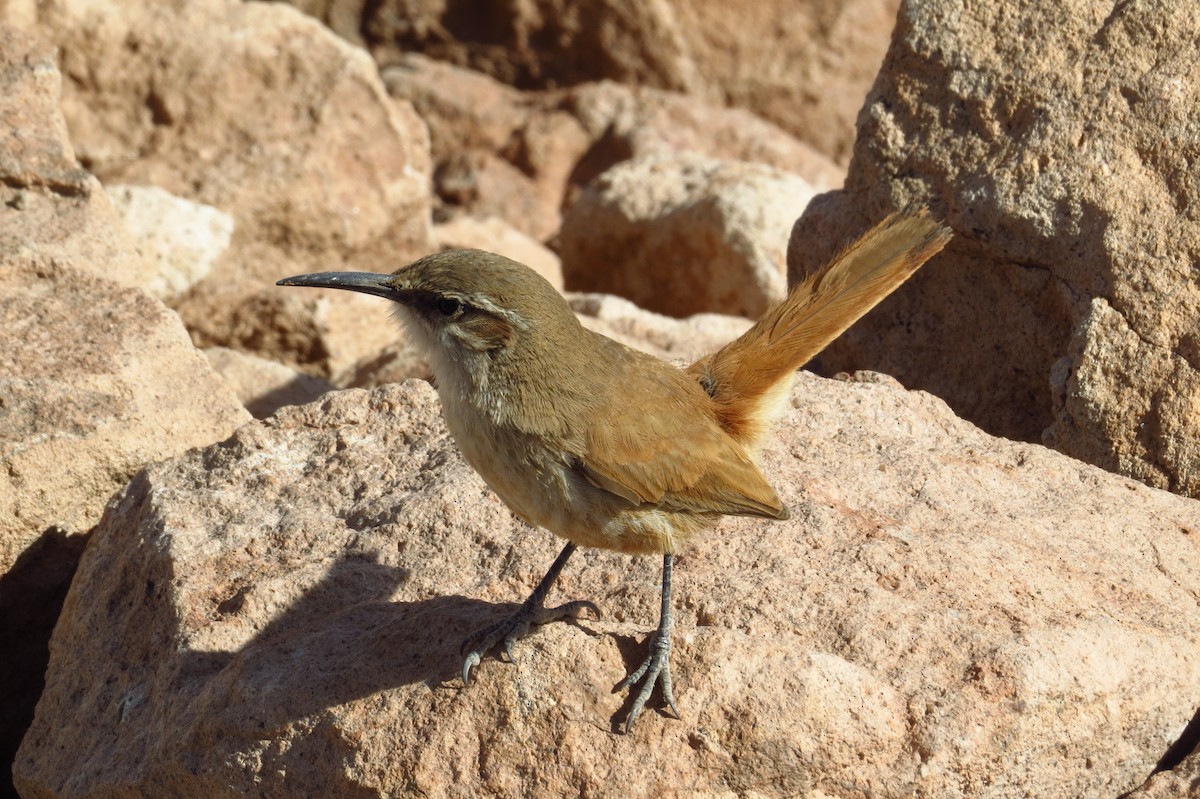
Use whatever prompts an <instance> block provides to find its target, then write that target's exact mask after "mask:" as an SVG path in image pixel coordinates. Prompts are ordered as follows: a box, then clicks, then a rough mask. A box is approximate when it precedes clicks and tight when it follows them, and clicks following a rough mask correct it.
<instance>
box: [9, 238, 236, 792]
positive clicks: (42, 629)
mask: <svg viewBox="0 0 1200 799" xmlns="http://www.w3.org/2000/svg"><path fill="white" fill-rule="evenodd" d="M85 249H86V250H87V251H88V252H89V253H92V252H94V250H92V249H90V248H85ZM57 261H58V257H57V256H51V257H44V258H39V257H36V256H32V255H16V256H14V255H13V254H11V253H3V254H0V651H3V652H4V657H3V658H0V707H2V708H3V711H2V712H0V752H2V754H3V756H4V761H5V762H9V760H10V759H11V757H12V754H13V753H14V752H15V751H16V749H17V744H18V743H19V742H20V740H21V736H22V735H23V734H24V731H25V728H26V727H27V726H28V725H29V723H30V721H31V720H32V718H33V706H34V703H35V702H36V701H37V698H38V695H39V693H40V692H41V689H42V674H43V673H44V671H45V668H46V659H47V656H48V653H47V648H46V647H47V641H48V640H49V637H50V630H51V628H52V627H53V626H54V623H55V620H56V618H57V616H58V609H59V606H60V604H61V602H62V599H63V596H64V595H65V594H66V590H67V585H68V583H69V582H70V580H71V575H72V573H73V571H74V568H75V563H76V561H77V560H78V558H79V553H80V550H81V549H82V547H83V541H82V538H83V535H84V534H85V533H87V532H88V531H89V530H90V529H91V528H92V526H93V525H94V524H96V522H97V521H98V520H99V518H100V512H101V510H102V509H103V507H104V504H105V502H106V501H107V500H108V498H109V496H110V495H111V494H112V493H113V492H114V491H116V490H117V489H118V488H120V487H121V486H122V485H124V484H125V483H126V482H127V481H128V480H129V478H130V477H131V476H132V475H133V473H134V472H135V471H137V470H138V469H139V468H141V467H142V466H143V465H145V464H147V463H150V462H152V461H155V460H158V459H160V458H165V457H168V456H171V455H175V454H177V453H180V452H182V451H184V450H186V449H188V448H189V447H195V446H202V445H205V444H210V443H212V442H214V441H218V440H220V439H222V438H224V437H226V436H227V435H229V434H230V433H231V432H232V431H233V429H234V428H235V427H236V426H237V425H239V424H241V423H242V422H243V421H246V420H248V419H249V418H250V417H249V414H247V413H246V412H245V411H244V410H243V409H242V407H241V405H240V404H239V403H238V401H237V399H236V398H235V397H234V396H233V393H232V392H231V391H230V390H229V389H228V388H227V387H226V386H225V385H224V383H223V382H222V381H221V380H220V378H218V377H217V376H216V375H215V374H214V373H213V371H212V370H211V369H210V368H209V366H208V364H207V363H206V362H205V360H204V358H203V357H202V356H201V355H200V354H199V353H198V352H196V351H195V350H194V349H193V347H192V344H191V342H190V341H189V340H188V336H187V332H186V331H185V330H184V328H183V325H182V324H181V323H180V321H179V317H177V316H176V315H175V314H174V313H173V312H171V311H170V310H168V309H167V308H165V307H164V306H163V305H162V304H161V303H159V302H158V301H157V300H153V299H151V298H150V297H149V296H147V295H145V294H143V293H142V292H140V291H138V290H137V289H131V288H125V287H122V286H119V285H118V284H116V283H113V282H110V281H107V280H104V279H103V278H100V277H97V276H95V275H93V274H91V272H89V271H84V270H81V269H76V268H74V267H71V266H66V265H63V264H60V263H58V262H57ZM92 268H93V269H96V270H97V271H102V270H103V268H104V264H101V263H93V264H92ZM85 671H86V669H85ZM6 781H7V778H6ZM0 790H2V786H0Z"/></svg>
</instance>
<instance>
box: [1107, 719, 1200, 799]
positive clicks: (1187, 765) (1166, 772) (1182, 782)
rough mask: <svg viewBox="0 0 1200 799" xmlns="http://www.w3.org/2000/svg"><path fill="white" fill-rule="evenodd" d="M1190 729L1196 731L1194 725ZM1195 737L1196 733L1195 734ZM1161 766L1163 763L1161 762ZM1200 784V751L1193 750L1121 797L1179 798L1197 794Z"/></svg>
mask: <svg viewBox="0 0 1200 799" xmlns="http://www.w3.org/2000/svg"><path fill="white" fill-rule="evenodd" d="M1194 725H1195V721H1194V720H1193V722H1192V725H1189V731H1191V732H1193V733H1194V730H1193V726H1194ZM1193 738H1195V735H1194V734H1193ZM1159 765H1160V766H1161V765H1162V764H1159ZM1197 786H1200V751H1197V752H1192V753H1191V754H1189V755H1187V757H1185V758H1183V760H1182V761H1181V762H1179V763H1178V764H1176V765H1174V766H1173V767H1172V768H1162V769H1160V770H1156V771H1155V773H1154V774H1152V775H1151V776H1150V779H1148V780H1146V782H1144V783H1143V784H1142V785H1140V786H1139V787H1138V788H1137V789H1136V790H1133V791H1130V792H1129V793H1127V794H1125V795H1124V796H1122V797H1121V799H1178V797H1181V796H1187V797H1194V796H1196V788H1197Z"/></svg>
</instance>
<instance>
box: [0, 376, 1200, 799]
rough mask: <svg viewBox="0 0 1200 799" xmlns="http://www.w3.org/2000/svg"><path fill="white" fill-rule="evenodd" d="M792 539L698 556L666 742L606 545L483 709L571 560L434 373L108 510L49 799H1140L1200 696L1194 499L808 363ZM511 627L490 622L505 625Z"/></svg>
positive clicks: (294, 424)
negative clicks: (536, 595) (510, 618)
mask: <svg viewBox="0 0 1200 799" xmlns="http://www.w3.org/2000/svg"><path fill="white" fill-rule="evenodd" d="M763 468H764V471H765V473H766V474H768V475H770V477H771V479H772V480H773V481H774V484H775V485H776V486H777V487H778V488H779V490H780V493H781V495H782V496H783V498H784V499H785V501H786V502H787V503H788V504H789V505H790V507H791V508H792V511H793V516H792V519H791V520H790V521H787V522H781V523H775V524H771V523H765V522H762V521H757V520H749V519H737V520H735V519H727V520H725V521H723V522H722V523H721V524H720V525H719V526H718V527H717V528H716V529H714V530H713V531H712V532H711V533H710V534H709V535H708V536H707V537H706V538H702V539H700V540H697V541H696V542H695V543H694V545H693V546H691V547H690V548H689V549H688V550H686V551H685V552H684V553H683V554H682V555H680V556H679V559H678V564H677V569H676V573H675V593H674V607H675V611H676V623H677V627H676V631H675V649H674V651H673V653H672V656H673V663H674V670H675V694H676V697H677V699H678V700H679V702H680V706H681V708H682V710H683V715H684V717H683V720H681V721H676V720H674V719H671V718H668V717H666V716H663V715H659V714H655V713H651V714H649V715H646V716H643V718H642V719H641V720H640V722H639V724H638V727H637V728H636V729H635V730H634V733H633V734H632V735H631V736H628V737H626V736H622V735H619V734H616V732H615V720H616V719H617V718H619V717H620V712H621V709H622V707H623V706H624V704H625V702H627V697H625V696H624V695H622V694H614V693H612V686H613V685H614V684H615V683H616V682H617V680H618V679H619V678H620V677H621V676H622V675H623V674H624V673H625V671H626V669H627V668H628V667H629V665H630V664H632V663H634V662H635V661H636V660H637V659H638V658H639V656H640V654H641V652H642V648H643V646H644V644H645V639H646V635H647V633H648V631H649V630H650V629H651V628H652V627H653V624H654V622H655V618H656V612H657V605H658V590H657V588H658V586H657V578H658V563H657V562H656V560H655V559H653V558H650V559H630V558H629V557H627V556H623V555H618V554H615V553H610V552H603V551H583V552H580V553H579V554H577V555H576V558H575V559H574V560H573V561H572V563H571V564H569V566H568V568H567V570H566V572H565V573H564V575H563V577H562V580H561V582H560V584H559V585H558V586H557V587H556V588H555V590H554V592H553V596H552V599H551V601H556V600H558V599H559V598H571V597H587V598H590V599H593V600H595V601H597V602H598V603H599V604H600V605H601V607H602V608H603V609H604V611H605V614H606V615H605V617H604V618H603V619H602V620H599V621H595V622H593V621H586V622H583V623H581V624H580V625H579V626H571V625H567V624H555V625H551V626H549V627H546V628H543V629H542V630H541V631H539V632H537V633H536V634H535V635H533V636H532V637H530V638H529V639H526V640H525V641H523V642H521V643H520V644H519V645H518V647H517V657H518V660H517V662H516V663H515V665H508V664H504V663H500V662H497V661H495V660H492V659H488V660H486V661H485V662H484V663H483V664H482V667H481V668H480V669H479V670H478V677H477V680H476V681H475V682H473V684H472V685H471V686H470V687H468V688H463V687H462V685H461V684H460V683H459V682H458V678H457V675H458V674H459V670H460V666H461V656H460V654H459V642H460V641H461V639H462V638H463V636H464V635H465V634H466V632H467V631H469V630H471V629H472V628H474V627H476V626H478V625H481V624H484V623H487V622H489V621H492V620H495V619H497V618H499V617H500V616H501V615H503V614H504V613H506V612H508V611H509V610H510V609H511V608H512V607H513V603H514V602H515V601H518V600H519V599H520V598H522V597H523V596H524V594H525V593H526V592H527V591H528V590H529V588H530V587H531V586H532V585H533V583H534V582H535V581H536V580H537V579H538V577H539V576H540V574H541V572H542V571H543V570H544V569H545V567H546V565H547V564H548V563H549V562H550V560H551V559H552V558H553V556H554V553H555V552H556V551H557V549H558V547H559V545H560V542H558V541H556V540H555V539H553V537H552V536H550V535H549V534H547V533H545V532H542V531H535V530H532V529H530V528H528V527H525V526H524V525H522V524H519V523H517V522H515V521H514V520H513V517H512V516H511V515H510V514H509V512H508V511H507V510H506V509H505V507H504V506H503V505H502V504H501V503H500V501H499V500H498V499H496V497H494V496H493V495H492V494H491V493H490V492H488V491H487V490H486V489H485V488H484V486H483V484H482V482H481V481H480V480H479V478H478V477H477V476H476V475H475V474H474V473H473V472H472V471H471V470H470V469H469V468H468V467H467V466H466V464H465V463H464V462H463V460H462V459H461V457H460V456H459V454H458V452H457V449H456V448H455V447H454V445H453V444H452V443H451V442H450V440H449V438H448V437H447V434H446V432H445V429H444V428H443V426H442V423H441V421H440V418H439V408H438V403H437V400H436V397H435V394H434V393H433V391H432V390H431V389H430V388H429V387H428V386H426V385H424V384H422V383H415V382H410V383H406V384H404V385H399V386H388V387H385V388H380V389H376V390H374V391H372V392H369V393H368V392H365V391H346V392H338V393H334V394H330V395H328V396H327V397H326V398H325V399H323V400H322V401H320V402H317V403H314V404H311V405H307V406H303V407H298V408H290V409H284V410H282V411H280V412H279V413H278V414H276V415H275V416H273V417H272V418H270V419H268V420H265V421H262V422H255V423H252V424H249V425H246V426H244V427H242V428H241V429H240V430H239V431H238V432H237V434H235V436H234V437H233V438H232V439H230V440H229V441H227V442H225V443H223V444H221V445H218V446H213V447H209V448H206V449H203V450H196V451H193V452H191V453H188V454H186V455H183V456H181V457H179V458H176V459H175V460H174V461H172V462H169V463H164V464H161V465H158V466H155V467H152V468H150V469H149V470H147V471H146V472H145V473H143V474H142V475H141V476H139V477H138V478H137V479H135V480H134V481H133V482H132V483H131V484H130V485H129V486H128V487H127V488H126V489H125V490H124V491H123V492H122V493H121V494H120V495H119V496H118V497H116V498H115V499H114V501H113V502H112V504H110V506H109V508H108V511H107V515H106V517H105V520H104V522H103V523H102V525H101V527H100V529H99V530H98V531H97V533H96V535H95V537H94V539H93V542H92V545H91V546H90V547H89V548H88V550H87V552H86V553H85V556H84V559H83V562H82V563H81V565H80V569H79V572H78V574H77V576H76V579H75V582H74V585H73V586H72V590H71V594H70V596H69V597H68V599H67V603H66V608H65V610H64V615H63V620H62V622H61V623H60V624H59V626H58V628H57V630H56V631H55V636H54V640H53V659H52V662H51V667H50V672H49V674H48V679H47V690H46V693H45V694H44V696H43V698H42V701H41V703H40V704H39V706H38V712H37V719H36V721H35V723H34V726H33V728H32V730H31V731H30V733H29V735H28V736H27V737H26V739H25V741H24V743H23V744H22V748H21V751H20V754H19V757H18V760H17V762H16V764H15V769H14V774H15V776H16V780H17V785H18V788H19V790H20V791H21V795H22V796H23V797H24V799H45V798H47V797H56V798H58V797H74V798H81V797H100V796H104V797H134V796H205V797H233V796H244V795H246V794H257V795H272V796H274V795H280V796H282V795H286V796H348V795H354V796H395V795H408V794H421V795H424V796H431V797H440V796H462V795H484V794H486V795H492V796H512V797H530V796H563V795H578V794H586V795H606V796H607V795H621V796H651V795H672V794H687V795H725V794H726V793H728V792H729V791H730V790H736V791H737V792H742V793H746V794H751V793H754V794H759V795H789V796H797V795H809V796H839V795H848V794H850V793H854V794H860V795H867V794H869V795H872V796H877V797H910V796H914V795H921V796H952V795H972V796H980V797H1003V796H1014V795H1022V796H1037V797H1044V798H1045V799H1058V798H1059V797H1062V798H1063V799H1067V798H1068V797H1069V798H1070V799H1075V798H1076V797H1080V796H1115V795H1118V794H1120V793H1121V792H1122V791H1125V790H1127V789H1130V788H1133V787H1135V786H1137V785H1138V784H1139V783H1141V782H1142V780H1143V779H1144V778H1145V777H1146V775H1147V774H1149V773H1150V771H1151V770H1152V769H1153V768H1154V764H1155V763H1156V762H1157V761H1158V759H1159V758H1160V757H1161V756H1162V754H1163V753H1164V752H1165V751H1166V750H1167V749H1168V747H1169V746H1170V745H1171V742H1172V740H1173V739H1174V738H1175V737H1176V736H1177V735H1178V734H1179V732H1180V730H1182V729H1183V727H1184V724H1185V723H1186V722H1187V721H1188V719H1190V718H1191V717H1192V715H1193V713H1194V712H1195V707H1196V703H1197V701H1200V632H1198V631H1197V628H1196V625H1195V624H1193V623H1192V621H1191V619H1190V617H1189V616H1188V614H1186V613H1182V612H1181V610H1180V609H1181V608H1188V607H1191V606H1192V605H1193V604H1194V601H1195V600H1194V597H1195V596H1196V594H1197V592H1200V576H1198V575H1200V541H1198V540H1197V535H1198V534H1200V505H1197V503H1196V502H1195V501H1193V500H1188V499H1184V498H1181V497H1178V496H1174V495H1171V494H1168V493H1165V492H1161V491H1158V490H1155V489H1151V488H1147V487H1146V486H1144V485H1141V484H1139V483H1137V482H1134V481H1131V480H1128V479H1126V478H1122V477H1118V476H1115V475H1111V474H1109V473H1106V472H1103V471H1101V470H1099V469H1096V468H1094V467H1091V466H1088V465H1085V464H1081V463H1079V462H1078V461H1074V460H1071V459H1069V458H1066V457H1064V456H1062V455H1060V454H1058V453H1055V452H1052V451H1049V450H1046V449H1043V448H1041V447H1039V446H1035V445H1029V444H1018V443H1012V442H1008V441H1003V440H999V439H995V438H992V437H990V436H988V435H986V434H984V433H982V432H981V431H980V430H979V429H978V428H976V427H974V426H972V425H970V424H968V423H966V422H963V421H961V420H958V419H956V418H955V417H954V416H953V415H952V414H951V412H950V411H949V409H948V408H947V407H946V405H945V404H944V403H943V402H941V401H940V400H938V399H936V398H934V397H932V396H930V395H928V394H924V393H920V392H906V391H904V390H902V389H901V388H900V387H899V386H897V385H896V384H895V383H894V381H890V380H888V379H886V378H881V377H878V376H871V375H864V376H863V377H862V378H861V379H860V380H859V381H856V382H837V381H830V380H824V379H820V378H816V377H812V376H809V375H805V374H802V375H801V377H800V379H799V382H798V385H797V387H796V389H795V391H794V393H793V399H792V407H791V408H790V409H789V411H788V412H787V414H786V415H785V417H784V418H783V420H782V424H781V429H780V433H779V439H778V441H777V442H776V443H775V444H773V445H772V446H770V447H769V448H768V449H767V451H766V453H765V455H764V463H763ZM493 603H495V604H493Z"/></svg>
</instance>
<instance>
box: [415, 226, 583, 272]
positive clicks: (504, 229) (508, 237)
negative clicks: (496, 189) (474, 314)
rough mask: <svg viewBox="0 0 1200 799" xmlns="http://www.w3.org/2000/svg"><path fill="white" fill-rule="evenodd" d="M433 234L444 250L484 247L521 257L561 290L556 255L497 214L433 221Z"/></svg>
mask: <svg viewBox="0 0 1200 799" xmlns="http://www.w3.org/2000/svg"><path fill="white" fill-rule="evenodd" d="M433 238H434V241H435V242H436V243H437V246H438V247H440V248H441V249H443V250H453V249H458V248H463V249H475V250H487V251H488V252H494V253H498V254H499V255H503V256H504V257H505V258H511V259H513V260H514V261H520V262H521V263H523V264H525V265H526V266H528V267H529V268H531V269H533V270H534V271H535V272H537V273H538V274H539V275H541V276H542V277H544V278H546V279H547V280H549V281H550V283H551V285H553V286H554V287H555V288H556V289H558V290H559V291H562V288H563V276H562V263H561V262H560V261H559V259H558V256H557V255H555V254H554V252H553V251H551V250H549V249H547V248H546V247H544V246H542V245H541V244H540V243H539V242H537V241H535V240H533V239H531V238H530V237H529V236H526V235H525V234H524V233H522V232H521V231H519V230H517V229H516V228H514V227H513V226H512V225H510V224H508V223H507V222H505V221H504V220H503V219H500V218H499V217H494V216H489V217H487V218H486V219H476V218H474V217H468V216H459V217H456V218H454V219H452V220H450V221H449V222H444V223H442V224H440V225H436V226H435V227H434V229H433Z"/></svg>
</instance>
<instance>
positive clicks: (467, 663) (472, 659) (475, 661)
mask: <svg viewBox="0 0 1200 799" xmlns="http://www.w3.org/2000/svg"><path fill="white" fill-rule="evenodd" d="M478 665H479V655H478V654H477V653H475V652H472V653H471V654H469V655H467V659H466V660H464V661H463V670H462V678H463V685H470V684H471V669H472V668H474V667H475V666H478Z"/></svg>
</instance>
